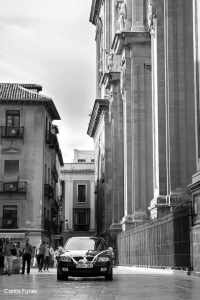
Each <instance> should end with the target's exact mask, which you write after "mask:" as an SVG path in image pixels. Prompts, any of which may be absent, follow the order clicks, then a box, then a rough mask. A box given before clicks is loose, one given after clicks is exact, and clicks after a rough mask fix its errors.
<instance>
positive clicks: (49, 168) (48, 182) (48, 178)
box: [48, 168, 50, 184]
mask: <svg viewBox="0 0 200 300" xmlns="http://www.w3.org/2000/svg"><path fill="white" fill-rule="evenodd" d="M48 184H50V168H48Z"/></svg>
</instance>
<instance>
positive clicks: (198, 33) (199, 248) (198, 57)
mask: <svg viewBox="0 0 200 300" xmlns="http://www.w3.org/2000/svg"><path fill="white" fill-rule="evenodd" d="M193 18H194V19H193V30H194V35H193V41H194V73H195V76H194V78H195V80H194V99H195V127H196V131H195V136H196V147H195V148H196V172H195V174H194V175H193V176H192V178H191V180H192V183H191V184H190V185H189V186H188V188H189V189H190V191H191V193H192V204H193V208H194V213H195V217H194V218H193V221H194V224H193V226H192V229H191V240H192V247H191V252H192V267H193V271H194V272H195V273H196V272H197V273H199V272H200V260H199V257H200V136H199V128H200V115H199V107H200V98H199V89H200V76H199V74H200V65H199V61H200V52H199V44H200V2H199V1H198V0H194V1H193Z"/></svg>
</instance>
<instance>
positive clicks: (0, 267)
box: [0, 239, 4, 275]
mask: <svg viewBox="0 0 200 300" xmlns="http://www.w3.org/2000/svg"><path fill="white" fill-rule="evenodd" d="M3 244H4V240H3V239H0V275H3V274H4V252H3Z"/></svg>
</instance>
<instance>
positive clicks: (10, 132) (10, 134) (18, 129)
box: [1, 126, 24, 138]
mask: <svg viewBox="0 0 200 300" xmlns="http://www.w3.org/2000/svg"><path fill="white" fill-rule="evenodd" d="M1 137H2V138H23V137H24V127H22V126H1Z"/></svg>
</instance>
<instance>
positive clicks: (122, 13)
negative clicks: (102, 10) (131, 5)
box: [116, 3, 126, 32]
mask: <svg viewBox="0 0 200 300" xmlns="http://www.w3.org/2000/svg"><path fill="white" fill-rule="evenodd" d="M117 10H118V14H119V18H118V20H117V23H116V24H117V28H118V32H122V31H125V27H126V23H125V19H126V4H125V3H118V4H117Z"/></svg>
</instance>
